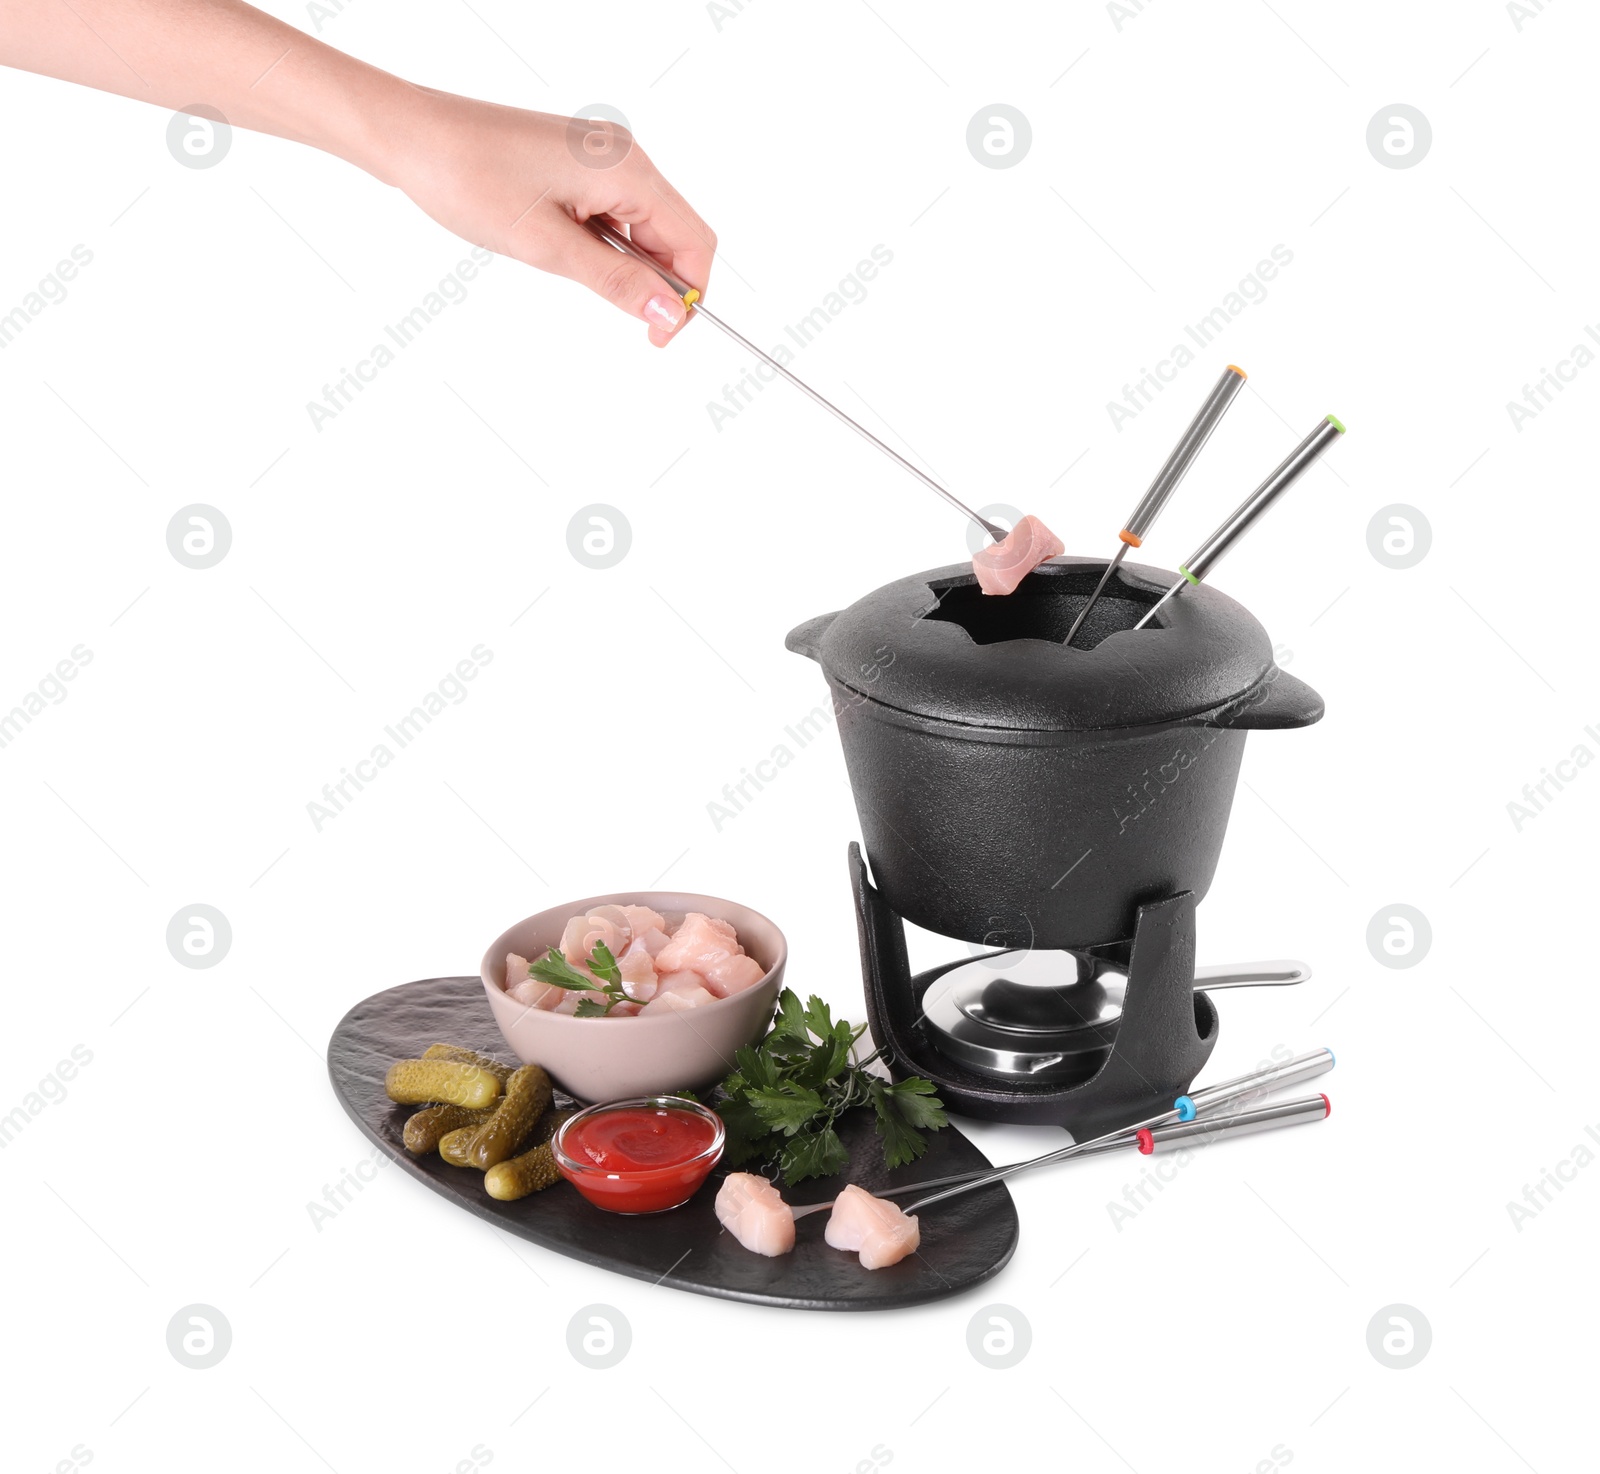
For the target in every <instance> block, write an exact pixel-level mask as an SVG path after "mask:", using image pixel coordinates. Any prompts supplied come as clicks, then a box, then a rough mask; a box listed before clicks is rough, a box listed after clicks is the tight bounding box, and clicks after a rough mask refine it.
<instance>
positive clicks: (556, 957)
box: [528, 947, 600, 993]
mask: <svg viewBox="0 0 1600 1474" xmlns="http://www.w3.org/2000/svg"><path fill="white" fill-rule="evenodd" d="M528 976H529V977H535V978H538V979H539V981H540V982H541V983H554V984H555V985H556V987H558V988H567V989H570V990H571V991H573V992H585V993H588V992H599V991H600V987H599V984H598V983H596V982H595V980H594V979H593V978H586V977H585V976H584V975H583V974H582V973H581V972H579V971H578V969H577V968H575V967H573V966H572V964H571V963H569V962H568V961H567V959H566V958H565V957H563V956H562V955H561V953H559V952H558V951H556V949H555V948H554V947H552V948H551V949H550V950H549V952H548V953H546V954H545V955H544V956H543V957H541V958H540V959H539V960H538V961H537V962H535V963H534V964H533V966H531V967H530V968H529V969H528Z"/></svg>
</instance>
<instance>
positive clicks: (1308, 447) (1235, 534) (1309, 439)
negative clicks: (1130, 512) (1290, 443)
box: [1134, 415, 1344, 630]
mask: <svg viewBox="0 0 1600 1474" xmlns="http://www.w3.org/2000/svg"><path fill="white" fill-rule="evenodd" d="M1343 434H1344V426H1343V425H1342V424H1340V422H1339V421H1338V420H1336V419H1335V418H1334V417H1333V416H1332V415H1328V416H1327V417H1326V418H1325V419H1323V420H1322V421H1321V422H1320V423H1319V424H1318V425H1317V428H1316V429H1315V430H1313V431H1312V432H1311V433H1310V434H1309V435H1307V436H1306V438H1305V439H1304V440H1302V441H1301V442H1300V443H1299V445H1297V446H1295V448H1294V449H1293V450H1291V451H1290V452H1289V454H1288V456H1287V457H1286V458H1285V460H1284V461H1283V463H1282V464H1281V465H1280V466H1279V467H1278V469H1277V470H1276V471H1274V472H1273V473H1272V474H1271V475H1270V476H1269V477H1267V479H1266V480H1265V481H1263V482H1262V483H1261V485H1260V486H1258V487H1256V489H1255V490H1254V491H1252V492H1251V493H1250V495H1249V496H1247V497H1246V498H1245V499H1244V500H1243V501H1242V502H1240V503H1239V505H1238V506H1237V507H1235V508H1234V511H1233V515H1232V516H1231V517H1229V518H1228V520H1227V521H1226V522H1224V523H1223V524H1222V526H1221V527H1219V528H1218V529H1217V530H1216V531H1215V532H1213V533H1212V534H1211V536H1210V537H1208V538H1207V539H1206V540H1205V541H1204V542H1203V543H1201V544H1200V546H1199V547H1198V548H1197V549H1196V550H1195V551H1194V552H1193V553H1191V554H1190V555H1189V561H1188V562H1187V563H1180V564H1179V565H1178V572H1179V573H1181V574H1182V575H1183V577H1182V578H1180V579H1178V581H1177V582H1176V583H1174V584H1173V585H1172V587H1171V588H1170V589H1168V590H1167V591H1166V593H1164V594H1163V595H1162V596H1161V597H1160V598H1159V599H1157V600H1156V602H1155V603H1154V604H1152V605H1151V606H1150V607H1149V608H1148V609H1146V610H1145V612H1144V617H1143V618H1142V619H1141V620H1140V621H1139V622H1138V624H1136V625H1134V628H1135V629H1136V630H1142V629H1143V628H1144V627H1145V626H1146V625H1147V624H1149V623H1150V621H1151V620H1152V619H1154V618H1155V614H1156V610H1158V609H1159V608H1160V607H1161V606H1162V605H1163V604H1165V603H1166V602H1167V600H1168V599H1170V598H1171V597H1172V596H1173V595H1174V594H1177V593H1181V592H1182V591H1183V589H1184V588H1185V587H1186V586H1187V585H1189V584H1194V585H1196V586H1197V587H1198V585H1199V583H1200V580H1201V579H1203V578H1205V577H1206V575H1207V574H1209V573H1210V572H1211V570H1212V569H1213V568H1215V567H1216V566H1217V564H1218V563H1220V562H1221V561H1222V558H1223V555H1224V554H1225V553H1226V552H1227V551H1228V549H1229V548H1231V547H1232V546H1233V545H1234V544H1235V543H1236V542H1238V541H1239V539H1240V538H1241V537H1243V536H1244V535H1245V533H1247V532H1249V530H1250V529H1251V528H1252V527H1254V526H1255V525H1256V523H1257V522H1259V521H1260V520H1261V518H1262V517H1263V516H1264V515H1265V514H1266V513H1267V511H1268V510H1269V509H1270V508H1271V506H1272V504H1273V503H1274V502H1275V501H1277V500H1278V498H1279V497H1280V496H1282V495H1283V494H1284V492H1286V491H1287V490H1288V489H1289V488H1290V487H1291V486H1293V485H1294V484H1295V482H1297V481H1298V480H1299V479H1300V478H1301V477H1302V476H1304V475H1305V473H1306V472H1307V471H1308V470H1310V468H1311V466H1312V464H1313V462H1315V461H1316V459H1317V457H1318V456H1320V455H1321V454H1322V452H1323V451H1325V450H1326V449H1327V448H1328V447H1329V446H1330V445H1332V444H1333V442H1334V441H1335V440H1338V439H1339V438H1340V437H1341V436H1342V435H1343Z"/></svg>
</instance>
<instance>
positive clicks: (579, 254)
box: [552, 221, 689, 334]
mask: <svg viewBox="0 0 1600 1474" xmlns="http://www.w3.org/2000/svg"><path fill="white" fill-rule="evenodd" d="M561 234H562V244H561V250H560V253H559V255H558V257H557V259H556V261H555V262H553V263H552V264H553V266H554V269H555V270H556V271H558V272H560V274H561V275H562V276H565V277H570V278H571V279H572V280H573V281H575V282H580V283H582V284H583V285H584V286H586V287H588V288H589V290H590V291H591V292H594V293H596V294H597V295H599V296H601V297H604V298H605V299H606V301H608V302H610V303H611V304H612V305H613V306H616V307H620V308H621V309H622V310H623V311H624V312H626V313H627V314H628V315H629V316H630V317H637V318H638V319H639V320H640V321H641V322H647V323H649V324H650V326H651V327H652V328H655V329H658V330H659V331H660V332H662V333H666V334H671V333H675V332H676V331H677V330H678V329H679V328H681V327H682V326H683V324H684V321H685V319H687V317H688V316H689V309H688V308H687V307H685V306H684V304H683V298H682V297H680V296H678V294H677V293H676V292H674V291H673V290H672V288H671V287H670V286H668V285H667V283H666V282H665V281H663V280H662V278H661V277H659V276H658V275H657V274H656V273H655V272H653V271H652V270H651V269H650V268H649V267H648V266H646V265H644V264H643V263H642V262H639V261H635V260H634V259H633V258H632V257H631V256H624V255H623V254H622V252H621V251H618V250H616V249H614V248H613V247H611V246H608V245H606V244H605V243H604V242H602V241H599V240H596V239H595V237H594V236H592V235H590V233H589V232H588V231H587V230H585V229H584V228H583V226H581V225H579V224H578V223H577V222H576V221H573V222H571V223H570V224H569V226H568V228H567V229H565V230H563V231H562V233H561Z"/></svg>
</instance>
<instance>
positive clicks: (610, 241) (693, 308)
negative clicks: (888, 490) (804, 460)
mask: <svg viewBox="0 0 1600 1474" xmlns="http://www.w3.org/2000/svg"><path fill="white" fill-rule="evenodd" d="M583 223H584V225H585V226H586V227H587V229H588V230H589V232H590V233H591V234H592V235H595V236H597V237H598V238H599V239H600V240H603V241H604V242H605V243H606V244H607V245H608V246H613V247H615V248H616V249H617V250H619V251H621V252H622V254H623V255H624V256H632V257H633V259H634V260H635V261H638V262H640V263H641V264H642V265H645V266H648V267H649V268H650V269H651V270H652V271H653V272H655V274H656V275H657V276H659V277H660V278H661V280H662V281H664V282H665V283H666V284H667V285H668V286H669V287H671V288H672V290H673V291H674V292H676V293H677V294H678V295H679V296H680V297H681V298H683V305H684V306H685V307H686V308H688V309H689V311H690V312H693V313H694V314H696V316H699V317H703V318H705V320H706V321H707V322H709V323H712V324H713V325H714V326H716V327H718V328H720V329H721V330H722V331H723V332H725V333H726V334H727V335H728V336H729V337H730V338H732V339H733V341H734V342H735V343H737V344H738V345H739V346H740V347H741V348H743V349H744V350H745V351H746V352H747V353H753V354H755V356H756V357H757V358H759V359H760V360H761V361H762V362H763V363H764V364H766V365H767V366H768V367H769V368H771V369H773V370H775V371H776V372H777V373H780V374H782V375H783V377H784V378H786V379H787V380H788V381H789V382H790V383H791V384H793V385H794V387H795V388H796V389H798V390H799V391H800V392H801V393H802V394H804V395H805V396H806V397H807V398H808V399H810V400H812V401H813V402H815V403H817V404H820V405H821V406H822V407H823V409H825V410H827V412H828V413H829V414H830V415H832V416H833V417H834V418H835V419H836V420H840V421H842V422H843V423H844V424H846V425H848V426H849V427H850V428H851V429H852V430H854V431H855V432H856V434H857V435H859V436H860V437H861V438H862V439H863V440H865V441H866V442H867V443H868V444H869V445H875V446H877V448H878V449H879V450H881V451H882V452H883V453H884V454H885V455H886V456H888V457H889V459H890V460H891V461H893V462H894V463H895V464H896V465H897V466H899V467H900V468H901V470H903V471H909V472H910V473H911V475H913V476H915V477H916V478H917V480H918V481H920V482H921V483H922V484H923V485H924V486H926V487H927V488H928V489H929V490H930V491H933V492H937V493H938V494H939V495H940V496H942V497H943V498H944V499H945V501H947V502H949V503H950V505H951V506H952V507H954V508H955V509H956V511H958V512H960V513H961V515H962V516H963V517H970V518H971V519H972V520H973V521H974V522H976V523H977V524H978V526H979V527H981V528H982V529H983V530H984V531H985V532H986V533H988V534H989V536H990V537H992V538H993V539H994V540H995V541H996V542H1001V541H1003V540H1004V538H1005V535H1006V530H1005V528H1003V527H998V526H996V525H995V524H994V523H993V522H991V521H989V519H988V518H987V517H980V516H979V515H978V514H977V513H976V512H974V511H973V510H972V508H971V507H969V506H968V505H967V504H966V503H965V502H963V501H962V500H960V498H958V497H956V496H954V495H953V494H952V493H950V492H948V491H946V490H945V489H944V487H942V486H941V485H939V483H938V482H937V481H935V480H934V479H933V477H931V476H929V475H928V474H927V473H926V472H925V471H920V470H918V469H917V467H915V466H913V465H912V464H911V462H910V461H908V460H907V459H906V458H905V457H904V456H903V455H901V454H900V453H899V452H898V451H895V450H891V449H890V448H889V447H888V446H887V445H885V444H884V443H883V442H882V441H881V440H879V439H878V437H877V436H876V435H874V434H873V433H872V431H870V430H869V429H867V428H866V426H865V425H861V424H858V423H857V422H856V421H855V420H853V419H851V418H850V416H849V415H847V414H846V413H845V412H844V411H843V410H842V409H840V408H839V406H838V405H836V404H834V403H832V402H831V401H830V400H827V399H824V398H823V397H822V396H821V395H820V394H818V393H817V391H816V390H815V389H813V388H812V387H811V386H810V385H809V384H807V383H806V382H805V381H804V380H802V379H798V378H796V377H795V376H794V375H793V374H791V373H790V372H789V370H788V369H786V368H785V367H784V366H783V365H782V364H781V363H779V362H778V360H777V359H775V358H773V357H772V356H771V355H770V354H767V353H763V352H762V351H761V350H760V349H759V348H757V347H756V345H755V344H754V343H752V342H751V341H750V340H749V339H748V338H747V337H745V336H744V334H743V333H741V332H738V331H737V330H736V329H734V328H733V327H730V326H729V325H728V324H727V323H725V322H724V321H723V320H722V319H721V318H720V317H718V316H717V315H716V314H715V313H714V312H711V311H710V310H709V309H708V308H707V307H706V305H705V303H703V302H702V301H701V300H700V292H699V289H698V288H696V287H691V286H690V285H689V284H688V283H687V282H682V281H679V280H678V278H677V277H675V276H674V275H673V274H672V273H671V272H670V271H668V270H667V269H666V267H664V266H663V265H662V264H661V263H660V262H659V261H657V260H656V259H655V257H654V256H652V255H650V254H649V253H648V252H647V251H644V250H642V249H641V248H640V247H638V246H636V245H634V243H633V242H632V241H631V240H629V239H628V237H627V236H625V235H623V233H622V232H621V231H620V230H618V229H617V228H616V227H615V226H614V225H612V224H610V222H608V221H605V220H602V219H600V217H599V216H597V215H591V216H590V217H589V219H587V220H585V221H584V222H583Z"/></svg>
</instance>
